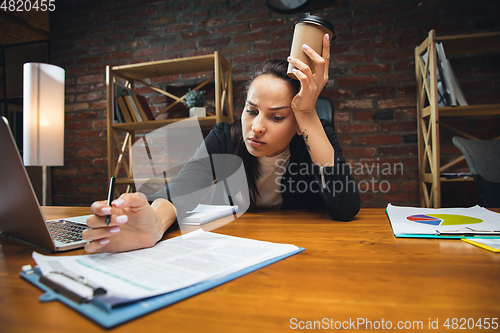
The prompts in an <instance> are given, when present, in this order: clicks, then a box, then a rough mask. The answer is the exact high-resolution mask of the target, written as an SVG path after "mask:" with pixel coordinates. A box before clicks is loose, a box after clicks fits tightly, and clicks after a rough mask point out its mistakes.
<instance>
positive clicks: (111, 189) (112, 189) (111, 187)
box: [106, 177, 115, 227]
mask: <svg viewBox="0 0 500 333" xmlns="http://www.w3.org/2000/svg"><path fill="white" fill-rule="evenodd" d="M114 192H115V177H111V178H110V179H109V189H108V206H111V202H112V201H113V193H114ZM110 222H111V215H106V227H107V226H108V225H109V223H110Z"/></svg>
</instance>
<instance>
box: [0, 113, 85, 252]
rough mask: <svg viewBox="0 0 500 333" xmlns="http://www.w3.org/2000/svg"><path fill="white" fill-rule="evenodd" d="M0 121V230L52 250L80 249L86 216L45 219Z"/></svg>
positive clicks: (4, 124) (7, 128) (12, 144)
mask: <svg viewBox="0 0 500 333" xmlns="http://www.w3.org/2000/svg"><path fill="white" fill-rule="evenodd" d="M1 118H2V120H1V121H0V233H2V234H3V235H5V236H7V237H11V238H14V239H17V240H20V241H22V242H25V243H29V244H31V245H35V246H37V247H40V248H43V249H46V250H49V251H52V252H60V251H68V250H72V249H77V248H82V247H83V246H84V245H85V243H86V241H84V240H82V238H81V233H82V231H83V230H84V229H86V228H87V225H86V223H87V222H86V221H87V217H88V216H89V215H86V216H77V217H72V218H65V219H59V220H54V221H45V218H44V216H43V212H42V210H41V208H40V205H39V204H38V200H37V198H36V195H35V192H34V191H33V187H32V186H31V183H30V180H29V178H28V175H27V173H26V169H25V168H24V164H23V162H22V160H21V156H20V155H19V151H18V149H17V146H16V143H15V141H14V137H13V136H12V132H11V131H10V127H9V123H8V121H7V119H6V118H5V117H1Z"/></svg>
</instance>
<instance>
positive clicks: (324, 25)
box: [287, 13, 335, 80]
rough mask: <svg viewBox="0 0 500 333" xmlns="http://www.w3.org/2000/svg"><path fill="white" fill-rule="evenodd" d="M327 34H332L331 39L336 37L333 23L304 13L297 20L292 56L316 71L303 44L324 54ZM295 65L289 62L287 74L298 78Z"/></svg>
mask: <svg viewBox="0 0 500 333" xmlns="http://www.w3.org/2000/svg"><path fill="white" fill-rule="evenodd" d="M325 34H328V35H329V36H330V41H331V40H333V39H334V38H335V30H334V28H333V24H331V23H330V22H328V21H327V20H325V19H324V18H322V17H319V16H314V15H310V14H309V13H306V14H304V16H302V17H301V18H300V19H298V20H297V21H296V22H295V30H294V32H293V40H292V49H291V52H290V56H291V57H293V58H296V59H299V60H301V61H302V62H304V63H305V64H307V65H308V66H309V67H310V68H311V70H312V71H313V72H314V66H313V61H312V60H311V58H309V56H308V55H307V54H305V52H304V50H303V49H302V45H303V44H307V45H308V46H309V47H311V48H312V49H313V50H314V51H316V52H317V53H318V54H319V55H320V56H322V55H323V37H324V36H325ZM294 68H295V66H294V65H292V64H288V71H287V74H288V76H290V77H291V78H294V79H296V80H298V79H297V77H296V76H295V74H293V69H294Z"/></svg>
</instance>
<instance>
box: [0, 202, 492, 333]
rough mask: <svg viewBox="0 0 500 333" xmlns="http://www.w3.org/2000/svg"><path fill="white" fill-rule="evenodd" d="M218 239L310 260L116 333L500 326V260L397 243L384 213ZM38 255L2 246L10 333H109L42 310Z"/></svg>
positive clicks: (249, 226) (240, 223)
mask: <svg viewBox="0 0 500 333" xmlns="http://www.w3.org/2000/svg"><path fill="white" fill-rule="evenodd" d="M44 211H45V213H46V215H47V217H48V218H56V217H60V216H63V215H68V214H70V215H75V214H88V210H87V209H84V208H62V207H49V208H45V209H44ZM218 232H221V233H226V234H231V235H234V236H241V237H248V238H254V239H259V240H266V241H273V242H281V243H291V244H295V245H298V246H301V247H305V249H306V250H305V251H304V252H302V253H300V254H297V255H295V256H293V257H290V258H287V259H285V260H283V261H280V262H277V263H275V264H272V265H270V266H268V267H265V268H263V269H260V270H258V271H256V272H253V273H250V274H248V275H246V276H243V277H241V278H239V279H236V280H234V281H231V282H229V283H226V284H224V285H222V286H219V287H217V288H214V289H212V290H209V291H207V292H204V293H202V294H199V295H197V296H194V297H192V298H190V299H187V300H184V301H182V302H179V303H177V304H174V305H172V306H169V307H166V308H163V309H161V310H158V311H155V312H153V313H151V314H149V315H146V316H144V317H141V318H139V319H136V320H133V321H131V322H129V323H126V324H124V325H121V326H118V327H117V328H115V329H113V331H114V332H148V333H150V332H167V331H170V332H277V331H291V327H297V326H298V325H299V321H304V322H303V323H302V326H305V325H306V324H307V323H306V321H319V322H321V323H322V324H323V325H324V322H323V320H326V321H327V322H328V325H332V326H333V325H335V322H336V321H339V323H340V324H342V323H341V322H343V321H346V323H345V324H344V325H348V322H349V320H351V322H354V323H356V322H357V320H358V318H359V319H360V320H361V319H363V320H365V321H366V320H368V321H371V322H372V325H377V323H378V325H382V320H383V321H384V325H387V324H388V321H391V324H392V327H393V328H394V327H396V325H398V322H399V321H402V322H403V323H402V324H403V325H405V324H406V325H407V327H409V325H414V323H413V322H414V321H415V322H419V321H420V322H421V324H422V325H423V330H424V331H427V330H428V327H429V319H430V320H431V321H435V320H436V319H439V330H440V331H444V330H446V327H443V326H442V324H444V322H445V320H446V319H447V318H458V319H459V318H465V319H468V318H473V319H474V321H475V322H477V320H478V319H480V318H495V317H496V318H499V317H500V287H499V281H500V254H495V253H492V252H489V251H486V250H483V249H480V248H478V247H475V246H472V245H469V244H467V243H465V242H462V241H460V240H425V239H396V238H394V236H393V234H392V231H391V228H390V225H389V221H388V219H387V217H386V215H385V212H384V210H383V209H363V210H362V211H361V212H360V213H359V214H358V216H357V218H356V220H354V221H352V222H348V223H343V222H334V221H331V220H329V219H328V218H327V216H326V214H324V213H323V212H306V211H284V212H280V211H276V212H265V213H261V214H245V215H244V216H243V217H241V218H240V219H238V220H237V221H235V222H233V223H231V224H229V225H227V226H225V227H223V228H221V229H219V230H218ZM174 234H175V233H174ZM177 234H178V233H177ZM33 250H34V249H33V248H31V247H29V246H26V245H23V244H20V243H17V242H15V241H12V240H9V239H6V238H5V237H2V236H0V286H1V291H0V309H1V311H0V323H1V324H0V325H1V326H0V327H1V329H0V330H1V331H2V332H33V331H34V330H36V331H37V332H38V333H42V332H51V333H53V332H72V333H77V332H85V333H88V332H99V331H103V329H102V328H100V327H99V326H97V325H96V324H94V323H93V322H91V321H90V320H87V319H86V318H84V317H82V316H81V315H79V314H77V313H76V312H74V311H73V310H71V309H69V308H67V307H66V306H65V305H63V304H61V303H59V302H51V303H44V304H42V303H40V302H39V301H38V297H39V296H40V295H41V291H40V290H39V289H37V288H36V287H34V286H32V285H30V284H29V283H28V282H25V281H24V280H22V279H21V278H20V277H19V276H18V273H19V271H20V268H21V266H22V265H25V264H34V262H33V260H32V259H31V252H32V251H33ZM69 254H71V255H73V254H75V255H76V254H83V251H81V250H80V251H73V252H70V253H69ZM292 318H296V319H297V320H296V321H295V320H293V319H292ZM330 320H332V321H333V324H332V321H330ZM450 320H451V319H450ZM498 320H500V319H497V321H498ZM360 322H361V321H360ZM490 322H491V320H490ZM339 323H337V325H339ZM416 324H418V323H415V325H416ZM451 324H452V322H451V321H450V325H451ZM365 325H366V324H365ZM365 325H360V326H359V328H360V329H361V328H365V327H366V326H365ZM352 327H353V326H351V328H352ZM385 327H387V326H385ZM465 327H466V326H465ZM297 328H298V327H297ZM481 331H483V332H484V331H486V332H493V331H495V330H493V329H489V330H484V329H483V330H481Z"/></svg>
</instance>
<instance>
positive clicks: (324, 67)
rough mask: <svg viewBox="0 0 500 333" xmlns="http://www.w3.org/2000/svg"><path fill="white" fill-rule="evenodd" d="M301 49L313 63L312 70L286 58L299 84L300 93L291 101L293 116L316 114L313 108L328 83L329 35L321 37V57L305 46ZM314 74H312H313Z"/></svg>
mask: <svg viewBox="0 0 500 333" xmlns="http://www.w3.org/2000/svg"><path fill="white" fill-rule="evenodd" d="M302 49H303V50H304V52H305V53H306V54H307V55H308V56H309V58H311V60H312V61H313V66H314V68H310V67H309V66H308V65H306V64H305V63H304V62H302V61H300V60H298V59H295V58H291V57H289V58H288V62H289V63H291V64H292V65H294V66H295V68H296V69H295V70H294V74H295V76H296V77H297V79H299V81H300V83H301V88H300V91H299V93H298V94H297V95H295V97H294V98H293V100H292V110H293V112H294V113H295V115H296V116H297V115H303V114H308V115H312V114H314V115H315V114H316V112H315V107H316V101H317V99H318V96H319V94H320V93H321V91H322V90H323V88H324V86H325V85H326V83H327V82H328V69H329V63H330V39H329V35H328V34H325V35H324V36H323V56H320V55H319V54H318V53H317V52H316V51H314V50H313V49H312V48H310V47H309V46H307V45H305V44H304V45H303V46H302ZM313 72H314V73H313Z"/></svg>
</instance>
